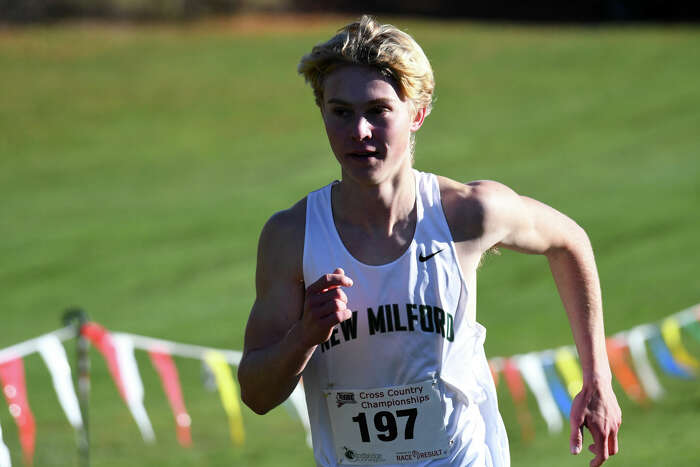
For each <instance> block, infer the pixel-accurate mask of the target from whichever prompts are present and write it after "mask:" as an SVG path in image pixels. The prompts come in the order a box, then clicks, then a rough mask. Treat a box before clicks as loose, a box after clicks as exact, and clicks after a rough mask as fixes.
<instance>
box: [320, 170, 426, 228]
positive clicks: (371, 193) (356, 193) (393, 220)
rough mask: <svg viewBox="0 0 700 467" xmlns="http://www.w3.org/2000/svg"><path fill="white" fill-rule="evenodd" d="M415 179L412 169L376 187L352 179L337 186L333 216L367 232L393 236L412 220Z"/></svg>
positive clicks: (346, 178)
mask: <svg viewBox="0 0 700 467" xmlns="http://www.w3.org/2000/svg"><path fill="white" fill-rule="evenodd" d="M415 184H416V182H415V178H414V174H413V170H412V169H411V168H410V167H409V168H408V169H407V170H402V171H400V173H398V174H397V175H396V176H395V177H393V178H392V179H390V180H386V181H384V182H382V183H380V184H377V185H371V186H365V185H359V184H356V183H354V182H353V181H352V180H351V179H350V178H348V177H343V180H342V181H341V182H340V183H338V184H337V185H336V186H335V189H334V194H333V215H334V218H335V219H336V222H337V223H339V224H351V225H354V226H356V227H357V228H360V229H362V230H365V231H366V232H367V233H373V234H378V235H386V236H391V235H392V234H393V233H394V229H395V228H396V227H397V225H403V224H405V223H406V222H408V221H410V216H411V212H412V211H413V208H414V205H415V199H416V189H415Z"/></svg>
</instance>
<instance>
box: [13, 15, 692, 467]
mask: <svg viewBox="0 0 700 467" xmlns="http://www.w3.org/2000/svg"><path fill="white" fill-rule="evenodd" d="M380 19H385V18H380ZM345 22H346V21H345V20H344V19H338V18H335V19H331V20H323V19H318V18H316V19H314V18H303V19H301V18H300V19H295V18H283V19H279V18H278V19H270V20H265V21H261V19H260V18H253V19H248V20H242V19H233V20H230V21H229V20H222V21H218V22H211V23H197V24H193V25H188V26H150V27H149V26H138V27H132V26H108V25H90V24H75V25H58V26H50V27H37V28H27V29H4V30H0V83H2V89H3V92H2V97H1V98H0V199H1V201H0V258H1V260H0V287H1V292H0V309H1V310H2V312H1V313H2V317H3V319H2V325H1V326H0V330H1V331H0V347H5V346H8V345H11V344H13V343H16V342H18V341H21V340H24V339H27V338H30V337H34V336H35V335H37V334H40V333H43V332H47V331H50V330H52V329H55V328H56V327H58V326H59V324H60V323H59V319H60V315H61V312H62V310H63V309H64V308H66V307H67V306H70V305H80V306H82V307H84V308H85V309H86V310H87V311H88V313H89V314H90V316H91V317H92V318H93V319H94V320H96V321H98V322H100V323H102V324H104V325H105V326H107V327H108V328H112V329H115V330H122V331H129V332H134V333H138V334H144V335H150V336H155V337H161V338H165V339H171V340H176V341H181V342H188V343H196V344H201V345H209V346H213V347H222V348H232V349H240V348H241V347H242V341H243V331H244V325H245V322H246V319H247V316H248V312H249V309H250V305H251V303H252V300H253V294H254V290H253V273H254V268H255V250H256V244H257V236H258V234H259V231H260V228H261V227H262V225H263V223H264V222H265V220H266V219H267V218H268V217H269V216H270V215H271V214H272V213H274V212H275V211H277V210H280V209H283V208H286V207H288V206H289V205H291V204H292V203H293V202H294V201H296V200H297V199H299V198H301V197H303V196H304V195H305V194H306V193H307V192H309V191H310V190H313V189H315V188H317V187H319V186H321V185H323V184H325V183H327V182H328V181H330V180H332V179H334V178H338V177H339V171H338V169H337V165H336V163H335V160H334V158H333V157H332V154H331V153H330V150H329V148H328V144H327V142H326V139H325V135H324V132H323V128H322V125H321V121H320V117H319V114H318V110H317V109H316V107H315V106H314V104H313V98H312V95H311V91H310V89H308V88H307V87H305V85H304V83H303V80H302V79H301V78H299V77H298V76H297V75H296V73H295V69H296V63H297V61H298V59H299V57H300V56H301V55H302V54H303V53H305V52H306V51H308V50H309V49H310V47H311V46H312V45H314V44H315V43H317V42H319V41H320V40H322V39H325V38H326V37H328V36H329V35H330V34H331V33H332V32H333V31H334V30H335V29H337V28H338V27H340V26H341V25H343V24H345ZM395 23H396V24H397V25H399V26H401V27H403V28H406V29H407V30H408V31H409V32H410V33H412V34H413V35H414V36H415V37H416V38H417V39H418V41H419V42H420V43H421V45H422V46H423V47H424V49H425V51H426V53H427V55H428V56H429V57H430V59H431V61H432V63H433V67H434V69H435V74H436V80H437V89H436V93H437V101H436V104H435V108H434V111H433V114H432V115H431V116H430V117H429V118H428V120H427V121H426V124H425V125H424V127H423V129H422V130H421V131H420V133H419V135H418V138H417V151H416V167H417V168H418V169H421V170H425V171H434V172H438V173H441V174H444V175H447V176H450V177H452V178H455V179H458V180H463V181H468V180H473V179H484V178H487V179H495V180H499V181H501V182H504V183H506V184H508V185H510V186H511V187H512V188H514V189H515V190H516V191H518V192H520V193H522V194H526V195H529V196H532V197H534V198H537V199H540V200H542V201H544V202H546V203H548V204H550V205H552V206H554V207H555V208H557V209H559V210H561V211H563V212H565V213H567V214H568V215H570V216H571V217H572V218H574V219H575V220H577V221H578V222H579V223H580V224H581V225H583V226H584V227H585V228H586V229H587V231H588V233H589V235H590V236H591V239H592V242H593V245H594V248H595V250H596V254H597V261H598V266H599V269H600V275H601V279H602V286H603V294H604V302H605V305H606V329H607V331H608V333H613V332H616V331H620V330H624V329H627V328H630V327H631V326H634V325H636V324H639V323H643V322H649V321H655V320H657V319H659V318H661V317H664V316H666V315H668V314H670V313H672V312H675V311H677V310H680V309H682V308H685V307H687V306H689V305H692V304H694V303H696V302H699V301H700V279H699V275H698V264H700V254H698V252H697V239H698V235H699V234H700V216H699V215H698V212H699V208H700V172H699V169H700V158H699V157H698V154H699V153H700V138H699V137H698V128H700V88H698V86H697V83H698V82H700V60H698V52H697V51H698V50H699V49H700V34H698V31H697V29H693V28H690V27H688V28H684V27H673V28H671V27H653V26H643V27H641V26H640V27H630V26H626V27H614V26H605V27H589V28H578V27H534V26H533V27H519V26H511V25H495V24H494V25H488V26H487V25H480V24H472V23H463V22H434V21H431V22H428V21H418V20H406V19H397V20H396V21H395ZM478 294H479V306H478V310H479V311H478V317H479V320H480V321H481V322H482V323H483V324H484V325H485V326H486V327H487V328H488V329H489V335H488V339H487V343H486V346H487V352H488V353H489V355H511V354H514V353H521V352H526V351H531V350H537V349H544V348H550V347H554V346H558V345H562V344H566V343H570V342H571V333H570V330H569V328H568V325H567V323H566V319H565V314H564V312H563V310H562V307H561V304H560V303H559V301H558V297H557V294H556V290H555V287H554V284H553V281H552V279H551V276H550V274H549V271H548V268H547V266H546V261H545V260H544V259H543V258H539V257H529V256H523V255H518V254H515V253H509V252H503V254H502V255H500V256H493V257H490V258H489V259H488V260H487V261H486V263H485V265H484V266H483V267H482V270H481V272H480V278H479V290H478ZM688 344H689V347H690V348H691V350H692V351H694V353H695V355H700V346H698V345H696V344H694V343H693V342H692V341H689V342H688ZM67 350H68V352H69V353H70V352H72V351H73V345H72V344H68V345H67ZM93 356H94V358H93V360H92V361H93V369H92V382H93V393H92V399H91V423H92V437H93V438H92V439H93V447H92V460H93V465H95V466H112V465H113V466H117V465H119V466H121V465H125V464H127V463H128V464H130V465H144V466H145V465H172V466H177V465H207V466H217V465H222V466H223V465H244V466H268V465H269V466H273V465H290V466H294V465H299V466H302V465H310V464H311V463H312V456H311V452H310V450H309V449H307V448H306V446H305V444H304V435H303V432H302V429H301V427H300V425H299V424H297V422H295V421H294V420H293V419H292V418H291V417H289V416H288V415H287V414H286V413H284V410H283V409H276V410H275V411H273V413H271V414H270V415H267V416H265V417H259V416H256V415H254V414H253V413H252V412H250V411H249V410H247V409H246V410H245V412H244V416H245V423H246V427H247V430H248V441H247V443H246V445H245V446H244V447H243V448H234V447H233V446H231V444H230V442H229V437H228V428H227V422H226V417H225V415H224V412H223V410H222V409H221V407H220V403H219V400H218V396H217V395H216V394H215V393H211V392H208V391H207V390H206V389H205V388H204V387H203V385H202V384H201V381H200V379H201V378H200V363H199V362H196V361H192V360H184V359H181V360H178V361H177V363H178V368H179V370H180V373H181V379H182V382H183V391H184V395H185V400H186V403H187V406H188V409H189V410H190V413H191V415H192V419H193V425H192V433H193V438H194V446H193V447H192V448H191V449H188V450H185V449H182V448H180V447H179V446H178V445H177V443H176V441H175V433H174V428H173V421H172V416H171V414H170V412H169V409H168V407H167V402H166V400H165V397H164V396H163V393H162V390H161V388H160V383H159V382H158V381H157V377H156V375H155V372H154V371H153V370H152V368H151V366H150V362H149V361H148V359H147V357H146V356H145V355H143V354H139V355H138V357H139V363H140V368H141V373H142V377H143V378H144V384H145V387H146V407H147V409H148V412H149V415H150V417H151V420H152V422H153V424H154V428H155V430H156V434H157V437H158V443H157V444H156V445H155V446H147V445H145V444H144V443H143V442H142V441H141V439H140V437H139V435H138V432H137V430H136V427H135V425H134V423H133V421H132V420H131V418H130V415H129V413H128V412H127V410H126V408H125V407H124V405H123V403H122V402H121V401H120V399H119V396H118V394H117V391H116V390H115V388H114V385H113V383H112V382H111V381H110V379H109V376H108V373H107V370H106V367H105V365H104V363H103V362H102V360H101V358H100V357H99V356H98V355H97V353H95V352H93ZM25 364H26V370H27V378H28V388H29V399H30V403H31V404H32V408H33V410H34V413H35V416H36V418H37V454H36V462H35V464H36V465H37V466H42V465H71V464H74V463H75V459H76V455H75V452H74V451H75V450H74V436H73V433H72V431H71V429H70V427H69V425H68V423H67V421H66V420H65V417H64V416H63V414H62V413H61V410H60V407H59V405H58V403H57V401H56V396H55V394H54V392H53V389H52V388H51V385H50V382H49V378H48V375H47V372H46V369H45V368H44V366H43V363H42V362H41V360H40V359H39V357H37V356H36V355H35V356H32V357H29V358H27V359H26V361H25ZM662 382H663V383H664V385H665V387H666V389H667V391H668V397H667V398H666V399H664V400H663V401H662V402H661V403H659V404H656V405H654V406H652V407H651V408H648V409H642V408H638V407H636V406H634V405H633V404H632V403H631V402H630V401H629V400H627V399H626V397H625V396H624V394H623V393H622V392H621V391H620V392H618V398H619V399H620V401H621V404H622V406H623V420H624V422H623V427H622V431H621V435H620V438H621V441H620V443H621V444H620V445H621V453H620V455H619V456H616V458H614V459H612V460H611V461H610V465H611V466H632V465H635V466H636V465H674V466H690V465H695V463H696V462H697V459H696V456H695V455H694V454H693V452H694V450H695V449H696V445H697V434H698V431H697V417H698V413H699V412H700V387H699V386H698V383H697V381H692V382H680V381H675V380H671V379H668V378H665V377H662ZM501 389H503V388H501ZM500 395H501V401H502V402H501V405H502V408H503V412H504V418H505V420H506V424H507V425H508V429H509V432H510V435H511V443H512V458H513V465H514V466H538V467H542V466H550V465H551V466H568V465H571V466H581V465H585V463H587V462H588V459H584V458H583V457H579V458H572V457H571V456H569V455H568V454H567V453H568V441H567V435H566V433H564V434H562V435H559V436H550V435H548V434H546V432H545V429H544V424H543V422H541V420H540V419H539V416H538V415H537V414H536V413H535V412H534V410H535V405H534V400H530V408H531V410H533V415H534V416H535V419H536V423H537V438H536V439H535V441H534V442H532V443H530V444H528V445H525V444H523V443H522V442H521V441H520V440H519V437H518V434H519V429H518V426H517V422H516V418H515V413H514V409H513V407H512V402H511V401H510V400H509V396H508V394H507V393H506V392H505V391H500ZM0 424H1V425H2V428H3V434H4V439H5V442H6V443H7V444H8V446H9V448H10V450H11V453H12V457H13V462H14V463H15V465H20V463H21V455H20V449H19V444H18V441H17V433H16V428H15V426H14V423H13V420H12V419H11V417H10V416H9V414H8V412H7V411H6V410H4V409H3V410H0ZM584 452H587V451H584ZM586 457H588V455H587V454H586Z"/></svg>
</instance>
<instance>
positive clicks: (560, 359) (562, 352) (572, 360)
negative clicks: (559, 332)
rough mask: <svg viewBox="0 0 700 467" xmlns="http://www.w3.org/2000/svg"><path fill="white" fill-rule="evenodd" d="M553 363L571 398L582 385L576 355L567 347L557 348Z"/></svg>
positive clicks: (581, 376)
mask: <svg viewBox="0 0 700 467" xmlns="http://www.w3.org/2000/svg"><path fill="white" fill-rule="evenodd" d="M554 364H555V365H556V367H557V370H559V373H560V374H561V376H562V378H564V384H565V385H566V390H567V391H568V393H569V395H570V396H571V398H572V399H573V398H574V397H575V396H576V394H578V393H579V392H581V388H582V387H583V373H582V372H581V367H580V366H579V364H578V360H576V356H575V355H574V354H573V353H572V352H571V351H570V350H569V349H566V348H562V349H559V350H557V353H556V354H555V356H554Z"/></svg>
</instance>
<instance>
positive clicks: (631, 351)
mask: <svg viewBox="0 0 700 467" xmlns="http://www.w3.org/2000/svg"><path fill="white" fill-rule="evenodd" d="M80 334H81V336H82V337H84V338H85V339H87V340H88V341H89V342H90V343H91V344H92V345H93V346H94V347H95V348H96V349H97V350H98V351H99V353H100V354H101V355H102V356H103V358H104V359H105V362H106V364H107V368H108V369H109V372H110V374H111V376H112V379H113V380H114V383H115V385H116V387H117V390H118V392H119V394H120V396H121V398H122V399H123V401H124V403H125V405H126V407H127V408H128V410H129V411H130V413H131V415H132V417H133V419H134V422H135V424H136V426H137V428H138V430H139V431H140V433H141V436H142V438H143V439H144V441H145V442H147V443H153V442H155V439H156V436H155V433H154V431H153V427H152V425H151V422H150V419H149V417H148V413H147V411H146V408H145V406H144V386H143V383H142V380H141V376H140V372H139V368H138V365H137V363H136V359H135V357H134V351H135V349H139V350H144V351H146V352H148V354H149V357H150V360H151V363H152V365H153V367H154V369H155V371H156V373H157V374H158V376H159V378H160V381H161V383H162V386H163V391H164V393H165V396H166V398H167V400H168V402H169V404H170V407H171V409H172V412H173V417H174V423H175V430H176V435H177V440H178V442H179V443H180V444H181V445H182V446H184V447H188V446H190V445H191V444H192V436H191V432H190V427H191V423H192V420H191V418H190V415H189V413H188V412H187V407H186V405H185V400H184V397H183V392H182V389H181V386H180V378H179V375H178V371H177V366H176V365H175V362H174V360H173V358H172V357H173V356H178V357H184V358H195V359H199V360H200V361H202V362H203V365H204V368H206V369H207V370H208V371H209V372H210V373H211V374H212V375H213V380H214V382H215V384H216V387H217V389H218V392H219V396H220V398H221V403H222V406H223V409H224V412H225V414H226V416H227V417H228V421H229V428H230V436H231V441H232V442H233V443H234V445H241V444H243V442H244V441H245V431H244V427H243V421H242V417H241V403H240V397H239V394H238V390H237V384H236V382H235V381H234V379H233V373H232V371H231V366H238V364H239V362H240V359H241V352H239V351H235V350H222V349H214V348H210V347H203V346H196V345H189V344H183V343H178V342H172V341H167V340H163V339H156V338H152V337H146V336H140V335H136V334H130V333H123V332H110V331H108V330H107V329H105V328H104V327H102V326H101V325H99V324H97V323H94V322H88V323H86V324H84V325H82V326H81V327H80ZM683 334H686V335H689V336H691V337H692V338H694V339H696V340H697V341H700V304H699V305H695V306H694V307H691V308H689V309H686V310H683V311H681V312H678V313H675V314H673V315H671V316H668V317H666V318H665V319H664V320H663V321H661V322H660V323H656V324H642V325H639V326H636V327H634V328H632V329H630V330H627V331H623V332H620V333H617V334H615V335H613V336H610V337H608V338H607V351H608V357H609V362H610V367H611V370H612V373H613V375H614V377H615V378H616V379H617V381H618V382H619V383H620V386H621V387H622V389H623V391H624V392H625V394H626V395H627V396H628V397H629V398H630V399H631V400H632V401H634V402H635V403H638V404H641V405H647V404H649V403H650V401H653V400H657V399H659V398H660V397H662V396H663V394H664V390H663V387H662V385H661V382H660V381H659V379H658V378H657V376H656V372H655V370H654V368H653V366H652V364H651V361H650V358H649V355H648V352H647V344H648V347H649V349H650V350H651V353H652V355H653V356H654V358H655V360H656V362H657V363H658V366H659V368H660V369H661V370H662V371H663V372H664V373H666V374H668V375H669V376H672V377H675V378H682V379H693V378H695V376H696V373H697V371H698V369H700V361H698V359H696V358H695V357H694V356H693V355H691V353H690V352H689V351H688V350H687V349H686V347H685V346H684V344H683ZM74 337H75V330H74V328H72V327H70V326H69V327H65V328H62V329H58V330H56V331H53V332H50V333H47V334H44V335H41V336H39V337H36V338H34V339H30V340H27V341H24V342H21V343H19V344H16V345H13V346H11V347H7V348H5V349H0V384H1V385H2V389H3V393H4V395H5V399H6V400H7V404H8V407H9V411H10V414H11V415H12V417H13V418H14V420H15V423H16V424H17V427H18V433H19V442H20V446H21V448H22V455H23V459H24V463H25V464H26V465H32V462H33V456H34V449H35V441H36V431H37V430H36V425H35V421H34V415H33V413H32V410H31V408H30V405H29V398H28V394H27V387H26V381H25V374H24V363H23V357H25V356H27V355H30V354H32V353H35V352H38V353H39V354H40V356H41V358H42V360H43V361H44V364H45V365H46V368H47V369H48V372H49V374H50V376H51V381H52V383H53V387H54V389H55V391H56V394H57V398H58V401H59V403H60V405H61V408H62V409H63V412H64V413H65V415H66V418H67V420H68V422H69V424H70V425H71V426H72V427H73V428H74V429H76V430H79V429H81V428H82V427H83V419H82V415H81V411H80V407H79V403H78V397H77V395H76V392H75V388H74V385H73V378H72V374H71V366H70V364H69V363H68V358H67V356H66V352H65V350H64V348H63V345H62V342H63V341H66V340H68V339H72V338H74ZM489 364H490V366H491V371H492V374H493V377H494V381H495V382H496V384H498V381H499V379H500V377H501V376H503V379H504V380H505V385H506V388H507V391H508V392H509V393H510V395H511V397H512V399H513V401H514V405H515V408H516V416H517V420H518V423H519V425H520V429H521V436H522V437H523V438H524V439H525V440H529V439H532V438H533V436H534V427H533V424H534V422H533V417H532V415H531V412H530V410H529V408H528V405H527V390H528V389H529V391H530V392H531V393H532V394H533V395H534V398H535V401H536V405H537V408H538V409H539V412H540V415H541V416H542V418H543V419H544V421H545V424H546V426H547V428H548V430H549V431H550V432H558V431H561V430H562V428H563V427H564V419H568V416H569V412H570V410H571V403H572V399H573V397H574V396H575V395H576V394H577V393H578V392H579V391H580V389H581V387H582V384H583V379H582V372H581V367H580V365H579V363H578V359H577V355H576V351H575V349H574V348H573V347H569V346H567V347H561V348H558V349H548V350H543V351H539V352H532V353H527V354H518V355H513V356H510V357H494V358H491V359H489ZM285 405H286V406H287V408H288V409H289V410H290V411H291V413H292V414H293V415H294V416H296V417H298V419H299V420H300V422H301V423H302V425H303V426H304V429H305V431H306V440H307V444H309V446H310V442H311V434H310V430H309V419H308V414H307V411H306V402H305V397H304V392H303V388H302V386H301V384H300V385H299V386H297V388H296V389H295V390H294V392H293V393H292V395H291V396H290V397H289V399H288V400H287V401H286V402H285ZM2 433H3V432H2V427H0V467H10V466H11V464H10V453H9V450H8V448H7V446H6V445H5V443H4V441H3V437H2Z"/></svg>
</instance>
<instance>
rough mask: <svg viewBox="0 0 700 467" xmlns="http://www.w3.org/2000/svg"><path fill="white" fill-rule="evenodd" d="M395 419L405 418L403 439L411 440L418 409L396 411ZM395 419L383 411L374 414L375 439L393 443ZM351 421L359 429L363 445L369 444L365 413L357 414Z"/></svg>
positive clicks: (395, 435)
mask: <svg viewBox="0 0 700 467" xmlns="http://www.w3.org/2000/svg"><path fill="white" fill-rule="evenodd" d="M396 417H399V418H402V417H405V418H406V426H405V428H404V439H413V428H414V427H415V425H416V417H418V409H417V408H412V409H403V410H397V411H396ZM396 417H394V414H393V413H391V412H388V411H386V410H383V411H381V412H377V413H376V414H374V427H375V428H376V430H377V431H378V432H379V433H378V434H377V438H378V439H379V440H380V441H394V440H395V439H396V437H397V436H398V434H399V433H398V427H397V424H396ZM352 421H353V422H355V423H357V424H358V425H359V428H360V436H361V437H362V441H363V442H365V443H369V442H370V435H369V427H368V426H367V415H366V414H365V412H360V413H358V414H357V415H356V416H355V417H352Z"/></svg>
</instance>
